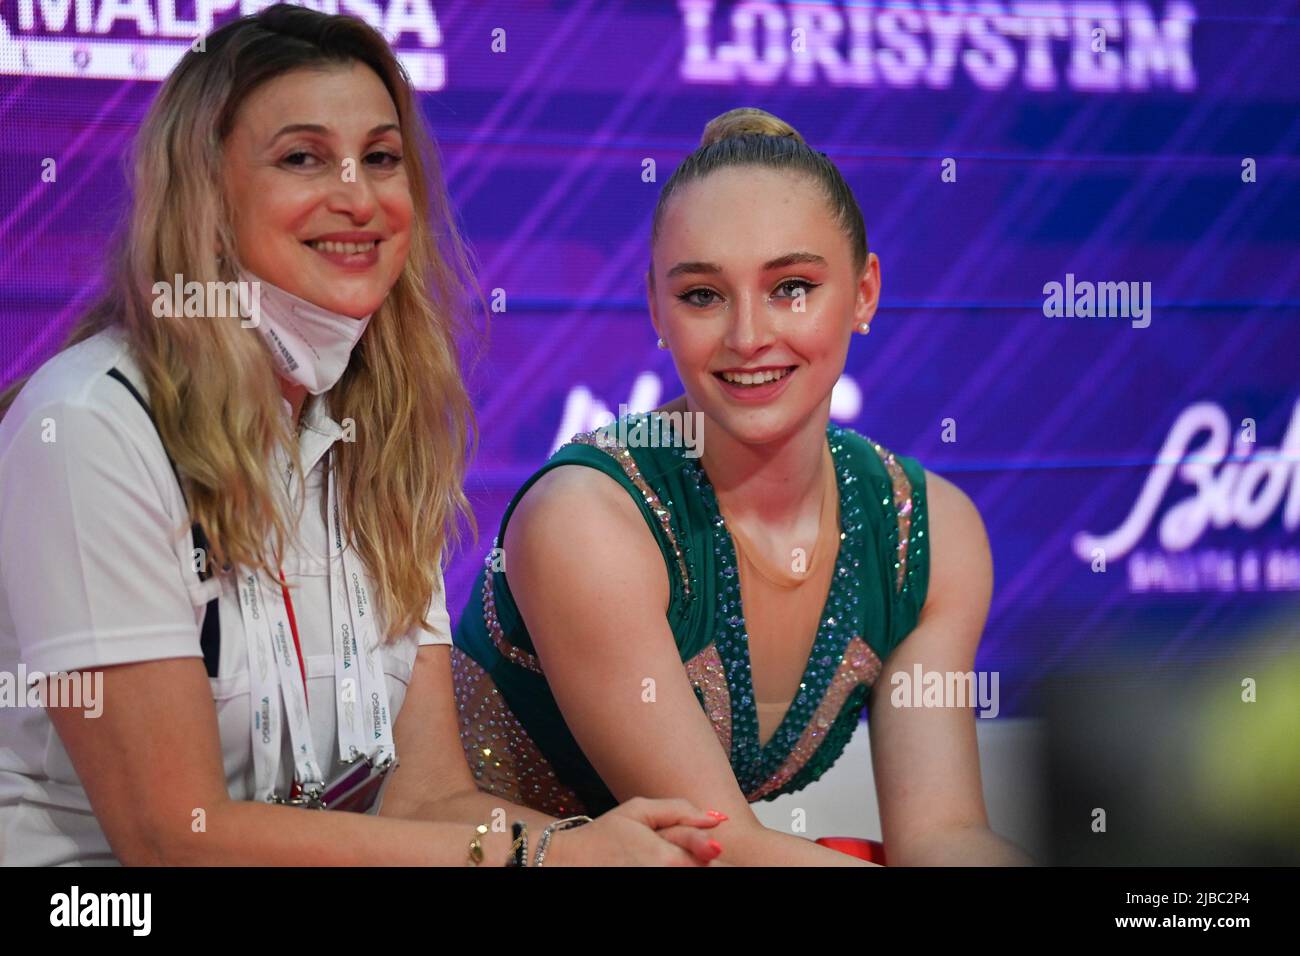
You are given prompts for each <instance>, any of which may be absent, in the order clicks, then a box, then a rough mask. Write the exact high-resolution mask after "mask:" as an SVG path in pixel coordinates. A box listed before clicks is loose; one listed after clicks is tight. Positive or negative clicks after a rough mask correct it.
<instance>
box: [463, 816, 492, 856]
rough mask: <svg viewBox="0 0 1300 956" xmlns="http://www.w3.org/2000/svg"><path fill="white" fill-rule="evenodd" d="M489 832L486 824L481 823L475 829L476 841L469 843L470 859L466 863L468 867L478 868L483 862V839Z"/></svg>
mask: <svg viewBox="0 0 1300 956" xmlns="http://www.w3.org/2000/svg"><path fill="white" fill-rule="evenodd" d="M487 832H488V828H487V824H486V823H480V824H479V825H478V826H476V827H475V828H474V839H472V840H470V841H469V859H467V860H466V861H465V865H466V866H478V865H479V864H480V863H482V862H483V837H484V836H486V835H487Z"/></svg>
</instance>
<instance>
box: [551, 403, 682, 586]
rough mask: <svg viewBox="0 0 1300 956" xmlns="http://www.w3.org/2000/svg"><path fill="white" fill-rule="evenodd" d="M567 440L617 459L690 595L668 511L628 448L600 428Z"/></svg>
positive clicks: (679, 547)
mask: <svg viewBox="0 0 1300 956" xmlns="http://www.w3.org/2000/svg"><path fill="white" fill-rule="evenodd" d="M648 414H649V413H645V414H644V416H642V417H648ZM637 417H638V416H635V415H634V416H631V418H630V419H629V420H634V419H636V418H637ZM629 427H630V426H629ZM567 444H570V445H590V446H591V447H593V448H599V449H600V450H601V451H603V452H605V454H607V455H609V456H610V457H611V458H613V459H614V460H615V461H616V462H618V465H619V467H620V468H622V469H623V473H624V474H625V475H627V477H628V479H629V480H630V481H631V482H632V484H633V485H635V486H636V490H637V491H638V492H640V494H641V497H642V499H644V501H645V503H646V505H647V506H648V507H649V508H650V511H651V513H652V514H653V515H654V516H655V518H656V519H657V520H658V521H659V527H660V528H661V529H662V530H663V533H664V537H665V538H667V539H668V546H669V547H670V548H672V551H673V556H674V557H675V558H676V559H677V573H678V574H679V575H680V577H681V581H682V592H683V593H684V594H685V595H686V596H687V597H688V598H689V597H690V596H691V576H690V573H689V572H688V571H687V570H686V558H685V556H684V555H683V554H682V549H681V545H680V544H679V543H678V539H677V535H676V533H675V532H674V531H673V523H672V512H671V511H669V510H668V507H667V506H666V505H665V503H664V502H663V501H661V500H660V498H659V495H658V494H657V493H656V492H655V490H654V489H653V488H651V487H650V484H649V482H647V481H646V480H645V476H644V475H642V474H641V468H640V466H639V465H637V462H636V458H634V457H633V456H632V452H631V451H629V450H628V448H627V446H625V445H620V444H619V442H618V439H617V438H615V437H614V436H613V435H611V434H610V433H609V432H608V431H607V430H606V429H604V428H597V429H595V430H594V431H589V432H582V433H580V434H577V435H574V436H573V438H571V439H570V440H569V441H568V442H567ZM671 503H672V502H668V503H667V504H671Z"/></svg>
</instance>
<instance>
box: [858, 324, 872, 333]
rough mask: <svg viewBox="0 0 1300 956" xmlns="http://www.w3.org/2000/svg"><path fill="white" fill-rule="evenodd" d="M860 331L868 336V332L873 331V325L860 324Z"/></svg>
mask: <svg viewBox="0 0 1300 956" xmlns="http://www.w3.org/2000/svg"><path fill="white" fill-rule="evenodd" d="M858 331H859V332H861V333H862V334H863V335H866V334H867V333H868V332H870V331H871V324H870V323H869V322H859V323H858Z"/></svg>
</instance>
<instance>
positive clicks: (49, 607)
mask: <svg viewBox="0 0 1300 956" xmlns="http://www.w3.org/2000/svg"><path fill="white" fill-rule="evenodd" d="M111 368H117V369H118V370H119V371H120V372H121V373H122V374H123V375H125V376H126V377H127V378H128V379H129V380H130V381H131V382H132V384H134V385H135V387H136V389H137V390H138V391H139V392H140V394H141V395H142V396H144V397H145V399H146V400H147V399H148V393H147V390H146V388H145V384H144V379H143V376H142V375H141V374H140V371H139V369H138V367H137V366H136V365H135V363H134V362H133V361H132V359H131V356H130V353H129V350H128V348H127V345H126V340H125V337H124V335H123V333H121V332H120V331H118V330H115V329H114V330H110V331H107V332H102V333H99V334H98V335H95V336H92V337H91V338H89V339H86V340H85V341H84V342H81V343H79V344H77V345H75V346H73V347H72V348H70V349H67V350H65V351H63V352H61V353H59V354H58V355H56V356H55V357H54V358H52V359H50V360H49V361H48V362H46V363H45V364H44V365H43V366H42V367H41V368H40V369H39V370H38V371H37V372H36V374H35V375H34V376H33V377H32V378H31V380H30V381H29V382H28V383H27V384H26V386H25V387H24V388H23V390H22V391H21V393H19V395H18V397H17V399H16V400H15V402H14V404H13V406H12V407H11V408H10V410H9V412H8V414H6V415H5V417H4V419H3V421H0V681H3V680H5V675H9V677H8V680H9V682H10V686H11V687H12V685H13V682H14V681H16V680H17V679H18V677H19V675H20V674H21V673H22V671H21V669H20V665H21V667H25V671H26V673H28V674H31V673H33V672H38V671H39V672H42V673H47V674H48V673H55V672H59V671H69V670H75V669H86V668H96V667H107V666H110V665H113V664H123V663H128V662H133V661H148V660H159V659H164V658H175V657H199V658H201V657H202V651H201V649H200V644H199V633H200V625H201V624H202V621H203V613H204V608H205V605H206V604H207V602H208V601H209V600H210V599H211V598H212V597H213V596H214V595H216V594H217V593H218V592H219V593H220V604H219V608H220V610H219V613H220V619H221V663H220V668H219V670H218V676H217V677H215V678H211V679H210V681H209V682H210V684H211V686H212V698H213V701H214V703H215V706H216V713H217V719H218V723H219V726H220V733H221V749H222V759H223V762H224V765H225V775H226V785H227V788H228V789H229V791H230V795H231V797H232V798H233V799H236V800H247V799H251V797H252V795H253V792H254V778H253V752H252V742H251V738H250V729H249V719H250V718H249V701H248V694H249V675H248V652H247V647H248V645H247V641H246V639H245V635H244V626H243V618H242V616H241V614H240V608H239V598H238V596H237V594H236V592H235V589H234V585H233V581H232V577H231V575H221V574H218V575H215V576H214V577H212V578H209V580H208V581H207V582H206V583H202V582H200V581H199V579H198V575H197V574H196V573H195V572H194V570H193V563H192V548H193V544H192V541H191V537H190V531H189V529H190V519H189V517H188V515H187V511H186V507H185V499H184V497H183V496H182V494H181V489H180V486H179V485H178V484H177V482H176V477H175V474H174V473H173V471H172V469H171V465H170V464H169V463H168V460H167V456H166V454H165V453H164V451H163V446H162V442H161V440H160V439H159V437H158V433H157V431H155V429H154V426H153V424H152V422H150V420H149V417H148V416H147V415H146V414H145V411H144V409H143V408H141V407H140V405H139V403H138V402H136V400H135V398H134V397H132V395H131V394H130V392H128V391H127V389H126V388H125V386H123V385H122V383H121V382H118V381H116V380H115V379H113V378H111V377H109V375H108V370H109V369H111ZM302 421H303V429H302V433H301V435H300V437H299V452H300V454H301V457H302V463H303V467H304V468H305V469H306V470H307V495H308V504H307V505H306V507H304V508H303V511H302V526H301V528H300V543H301V546H302V549H301V550H295V551H292V552H291V553H290V554H288V555H286V556H285V563H284V573H285V577H286V578H287V579H288V581H289V583H290V584H291V585H296V587H293V588H292V590H291V594H292V597H293V605H294V612H295V616H296V618H297V623H298V631H299V635H300V638H301V641H302V652H303V657H304V660H305V664H306V668H307V698H308V705H309V710H310V715H311V733H312V741H313V743H314V745H315V748H316V755H317V757H318V759H319V760H320V761H321V764H322V767H323V769H324V771H325V773H326V776H327V778H328V777H329V776H332V775H333V773H334V772H336V771H337V770H338V769H339V767H340V758H339V749H338V740H337V737H336V729H335V727H336V724H335V720H336V718H335V709H334V708H335V694H334V658H333V652H332V646H331V640H330V619H329V614H330V602H329V579H328V576H327V574H328V563H327V548H326V543H327V535H326V529H325V522H324V519H323V515H322V511H321V508H320V499H321V497H322V496H323V495H324V488H325V466H324V456H325V452H326V451H327V450H328V449H329V448H330V447H331V446H332V445H333V444H334V442H335V441H338V440H339V439H340V438H341V437H342V431H341V429H340V427H339V425H338V423H336V422H335V421H334V420H333V419H331V418H330V417H329V415H328V414H327V413H326V411H325V408H324V402H323V401H321V400H320V399H319V398H312V397H311V396H308V400H307V402H306V403H305V404H304V407H303V412H302ZM425 620H426V622H427V623H428V624H429V626H430V627H431V628H433V629H434V633H433V634H430V633H428V632H427V631H422V630H419V629H417V630H416V631H414V632H412V633H411V634H408V635H406V636H405V637H404V638H402V639H401V640H399V641H397V642H395V643H393V644H384V645H383V646H382V648H381V654H380V656H381V658H382V661H383V667H384V672H385V675H386V678H387V680H386V683H387V685H388V694H389V701H390V705H391V713H392V714H393V716H394V719H396V716H397V714H398V712H399V710H400V709H401V706H402V701H403V699H404V697H405V695H406V687H407V684H408V682H409V680H410V676H411V670H412V667H413V665H414V662H415V654H416V649H417V646H418V645H421V644H450V643H451V624H450V620H449V618H448V615H447V607H446V599H445V597H444V594H443V590H442V579H441V576H440V577H439V581H438V590H437V591H436V592H435V594H434V596H433V600H432V602H431V603H430V605H429V610H428V613H427V615H426V618H425ZM381 633H382V631H381ZM22 690H23V689H22V688H20V689H19V693H18V694H17V695H16V697H17V699H16V700H14V699H13V698H14V697H15V695H14V694H12V693H11V694H8V695H5V694H3V693H0V864H6V865H52V864H113V863H116V860H115V858H114V857H113V854H112V851H111V850H110V848H109V845H108V841H107V839H106V838H105V836H104V833H103V831H102V830H101V829H100V827H99V825H98V823H97V821H96V820H95V816H94V814H93V812H92V811H91V809H90V803H89V801H88V800H87V797H86V791H85V789H84V788H83V787H82V785H81V781H80V780H79V779H78V778H77V774H76V771H75V770H74V769H73V766H72V763H71V761H70V760H69V758H68V755H67V752H66V751H65V750H64V748H63V745H62V743H61V741H60V740H59V737H58V735H57V734H56V733H55V731H54V727H53V725H52V724H51V722H50V720H49V717H48V715H47V714H46V712H45V709H44V708H43V707H39V706H36V707H30V706H25V703H26V695H25V693H23V692H22ZM101 703H102V706H103V707H105V708H107V707H113V706H118V705H120V703H121V702H115V701H113V700H111V699H109V700H105V701H102V702H101ZM13 704H17V706H13ZM283 737H284V739H283V741H282V745H283V753H282V756H281V761H280V781H279V783H278V786H277V788H276V789H277V792H285V790H287V788H288V786H289V784H290V782H291V779H292V773H293V758H292V754H291V752H290V742H289V735H288V733H287V732H286V733H284V735H283ZM399 758H400V754H399ZM168 782H169V771H168V766H167V755H166V754H159V755H158V765H157V783H158V786H160V787H165V786H167V785H168ZM304 812H307V811H304ZM372 812H373V811H372Z"/></svg>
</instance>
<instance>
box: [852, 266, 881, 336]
mask: <svg viewBox="0 0 1300 956" xmlns="http://www.w3.org/2000/svg"><path fill="white" fill-rule="evenodd" d="M857 292H858V294H857V295H856V296H855V297H854V302H853V326H854V328H859V327H861V326H863V325H869V324H870V323H871V319H872V318H873V317H874V316H875V314H876V306H877V305H879V304H880V260H879V259H878V258H876V254H875V253H874V252H869V253H867V262H866V265H865V266H863V267H862V274H861V275H860V276H858V290H857Z"/></svg>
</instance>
